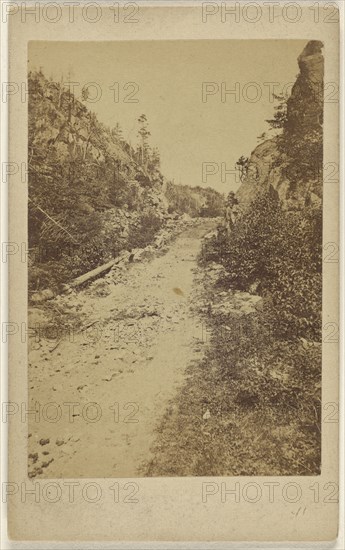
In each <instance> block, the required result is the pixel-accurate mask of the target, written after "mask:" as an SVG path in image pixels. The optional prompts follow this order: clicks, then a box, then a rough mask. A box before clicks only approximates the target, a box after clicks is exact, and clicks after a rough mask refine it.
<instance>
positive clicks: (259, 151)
mask: <svg viewBox="0 0 345 550" xmlns="http://www.w3.org/2000/svg"><path fill="white" fill-rule="evenodd" d="M322 47H323V44H322V42H319V41H314V40H313V41H310V42H308V44H307V45H306V47H305V48H304V50H303V51H302V53H301V55H300V56H299V58H298V65H299V69H300V72H299V75H298V76H297V80H296V82H295V84H294V86H293V88H292V91H291V95H290V97H289V98H288V99H287V101H286V103H285V102H284V104H283V105H282V104H281V105H280V113H281V112H283V116H281V117H280V118H279V119H278V117H277V116H275V119H274V120H273V121H268V122H271V123H272V122H273V124H272V126H273V127H274V128H280V129H281V133H280V134H279V135H277V136H275V137H273V138H272V139H269V140H266V141H264V142H263V143H261V144H260V145H259V146H258V147H256V149H255V150H254V151H253V152H252V154H251V156H250V159H249V164H248V170H247V173H246V175H245V177H244V179H243V183H242V185H241V186H240V188H239V190H238V192H237V196H238V198H239V200H240V203H241V204H242V206H243V207H244V208H246V207H247V206H248V205H249V204H250V203H251V202H252V201H253V200H254V199H255V198H256V197H257V195H258V194H260V193H263V192H267V191H271V192H272V193H274V194H277V195H278V196H279V198H280V200H281V201H282V203H283V205H284V206H285V207H286V208H287V209H296V208H297V209H299V208H301V207H303V206H304V205H305V204H309V203H320V201H321V199H322V178H321V174H322V158H323V155H322V137H323V135H322V133H323V132H322V124H323V78H324V58H323V55H322Z"/></svg>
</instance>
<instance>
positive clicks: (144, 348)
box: [29, 221, 214, 478]
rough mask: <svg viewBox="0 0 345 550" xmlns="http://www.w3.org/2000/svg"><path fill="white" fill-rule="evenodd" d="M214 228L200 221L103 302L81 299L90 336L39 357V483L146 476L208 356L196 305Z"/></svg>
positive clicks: (35, 454)
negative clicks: (174, 407) (156, 446)
mask: <svg viewBox="0 0 345 550" xmlns="http://www.w3.org/2000/svg"><path fill="white" fill-rule="evenodd" d="M213 227H214V223H213V222H206V223H205V222H203V221H201V222H200V224H199V225H196V226H194V227H191V228H189V229H187V230H185V231H184V232H183V233H182V234H181V235H180V236H179V237H178V238H177V239H176V241H175V242H174V243H173V244H172V245H171V246H170V248H169V250H168V251H167V253H166V254H164V255H163V256H160V257H156V258H155V259H153V260H151V261H146V262H140V263H137V264H134V265H133V266H132V267H131V269H130V271H129V274H128V275H129V276H128V277H127V279H128V282H127V283H126V284H114V283H111V284H108V285H107V292H106V293H105V294H106V295H104V296H102V295H101V296H100V295H99V293H98V295H97V293H94V292H92V291H90V289H85V290H84V291H82V292H81V293H80V294H79V295H82V296H83V299H84V300H85V301H86V302H87V305H88V307H89V310H90V321H89V323H93V324H92V325H91V326H90V327H89V329H88V330H87V331H84V332H82V333H79V334H75V335H73V337H70V338H66V339H64V340H63V341H62V342H61V343H60V344H59V346H58V347H57V348H56V349H55V350H54V351H53V352H49V351H47V350H46V349H44V347H43V348H42V347H40V349H38V350H32V351H31V353H30V367H29V397H30V399H29V401H30V406H31V408H35V407H36V409H37V410H39V414H38V415H37V416H36V418H34V416H33V415H30V422H29V434H31V435H30V437H29V472H31V473H30V475H31V476H32V477H34V476H38V477H45V478H54V477H132V476H136V475H140V467H141V466H142V464H143V463H145V462H146V461H148V460H150V457H151V454H150V448H151V446H152V443H153V442H154V440H155V428H156V427H157V425H158V424H159V421H160V420H161V418H162V416H163V414H164V413H165V412H166V410H167V407H168V403H169V400H171V399H172V398H173V397H174V396H175V395H176V393H177V391H178V388H179V387H180V386H181V385H182V383H183V382H184V380H185V370H186V367H187V366H188V364H189V363H190V362H191V361H193V360H198V359H199V358H201V357H202V354H203V346H202V344H201V343H200V339H201V327H200V322H199V320H198V319H197V318H196V317H195V316H194V315H193V313H192V311H191V307H190V306H191V302H192V300H193V293H194V292H198V289H197V288H195V287H196V285H197V282H196V280H195V278H194V271H195V268H196V258H197V254H198V252H199V250H200V246H201V237H202V236H203V235H204V234H205V233H207V232H208V231H210V229H213ZM99 284H100V288H102V287H101V285H102V281H101V282H100V283H99ZM72 300H73V297H71V301H72ZM69 340H73V341H69ZM49 403H50V405H49ZM38 404H39V405H38ZM55 418H56V421H53V420H54V419H55ZM52 459H53V460H52Z"/></svg>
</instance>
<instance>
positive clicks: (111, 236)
mask: <svg viewBox="0 0 345 550" xmlns="http://www.w3.org/2000/svg"><path fill="white" fill-rule="evenodd" d="M28 83H29V109H28V113H29V128H28V131H29V145H28V157H29V211H28V225H29V250H30V254H29V262H30V265H29V290H30V291H31V292H34V291H36V290H40V289H44V288H47V287H51V288H53V289H58V288H59V287H60V285H61V283H66V282H69V281H70V280H71V279H72V278H74V277H76V276H78V275H81V274H83V273H85V272H87V271H89V270H91V269H93V268H95V267H97V266H99V265H101V264H102V263H105V262H107V261H109V260H110V259H112V258H114V257H116V256H117V255H118V254H119V252H121V250H124V249H127V250H128V249H129V250H131V249H132V248H137V247H143V246H146V245H147V244H149V243H150V242H152V240H153V238H154V236H155V234H156V233H157V232H158V231H159V229H161V228H162V227H164V225H165V222H166V220H167V219H169V217H170V216H171V215H175V214H183V213H188V214H190V215H192V216H196V215H199V214H200V213H201V212H202V211H204V210H205V212H206V214H205V215H208V216H212V215H213V214H212V213H211V211H212V212H214V211H215V207H213V206H212V201H210V200H209V201H208V198H209V197H211V198H212V200H213V202H214V201H215V200H217V201H218V203H217V204H218V208H219V204H220V202H221V197H220V195H219V194H218V193H217V192H216V191H211V190H209V191H204V190H201V189H194V191H193V192H192V191H189V192H188V191H183V192H182V191H181V190H180V189H178V188H179V187H180V186H174V185H173V184H172V183H170V184H169V183H168V182H166V180H165V179H164V177H163V175H162V173H161V170H160V156H159V151H158V150H157V148H155V147H151V145H150V142H149V138H150V131H149V123H148V121H147V118H146V116H145V115H144V114H143V115H141V116H140V117H139V119H138V121H137V126H138V145H137V146H132V145H131V144H129V143H128V142H126V141H125V140H124V139H123V136H122V129H121V127H120V125H119V124H117V125H116V126H115V127H114V128H112V129H111V128H108V127H107V126H105V125H104V124H102V123H101V122H99V121H98V120H97V117H96V115H95V114H94V113H93V112H92V111H90V110H89V109H88V107H87V105H88V104H87V95H88V94H87V91H86V92H85V93H83V94H82V96H81V97H78V98H77V97H76V96H75V95H74V94H73V93H72V91H71V90H70V89H69V88H68V87H66V86H64V85H63V84H62V83H58V82H54V81H52V80H48V79H47V78H45V76H44V74H43V73H42V72H41V71H39V72H30V73H29V76H28ZM172 189H174V192H173V193H172V191H171V190H172ZM181 189H182V186H181ZM182 195H183V197H184V198H183V200H182V201H180V202H179V203H178V201H176V199H175V197H176V196H182ZM169 200H170V208H169ZM207 201H208V202H207ZM177 203H178V204H177ZM205 205H206V209H205V208H204V206H205ZM168 209H169V212H168ZM218 215H219V214H218Z"/></svg>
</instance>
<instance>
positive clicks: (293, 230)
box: [207, 194, 322, 340]
mask: <svg viewBox="0 0 345 550" xmlns="http://www.w3.org/2000/svg"><path fill="white" fill-rule="evenodd" d="M207 257H208V258H209V259H214V260H218V261H220V262H221V263H222V264H223V265H224V266H225V267H226V270H227V273H228V275H227V282H228V285H229V287H230V288H233V289H240V290H250V289H251V288H253V287H254V288H255V292H257V293H260V294H261V295H264V296H265V297H266V298H267V304H268V309H269V312H270V315H271V316H272V321H273V323H274V325H275V326H276V329H277V332H278V333H279V335H280V336H284V337H288V338H293V337H296V336H303V337H308V338H311V339H313V340H319V339H320V335H321V297H322V211H321V209H320V208H317V207H312V206H310V207H306V208H305V209H303V210H294V211H288V210H284V209H283V207H282V205H281V204H280V203H279V200H278V199H277V198H276V197H275V196H274V195H272V194H263V195H261V196H259V197H258V198H257V199H256V200H255V201H254V202H253V203H252V204H251V206H250V208H249V209H248V211H247V212H245V213H244V214H243V216H242V219H241V221H240V222H239V224H238V225H237V227H236V231H234V232H233V234H232V235H231V237H230V239H228V238H226V237H225V236H220V237H218V239H214V241H213V246H212V247H210V249H209V250H208V256H207Z"/></svg>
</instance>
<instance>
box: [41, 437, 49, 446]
mask: <svg viewBox="0 0 345 550" xmlns="http://www.w3.org/2000/svg"><path fill="white" fill-rule="evenodd" d="M48 443H50V439H40V440H39V444H40V445H42V446H43V445H48Z"/></svg>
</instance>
